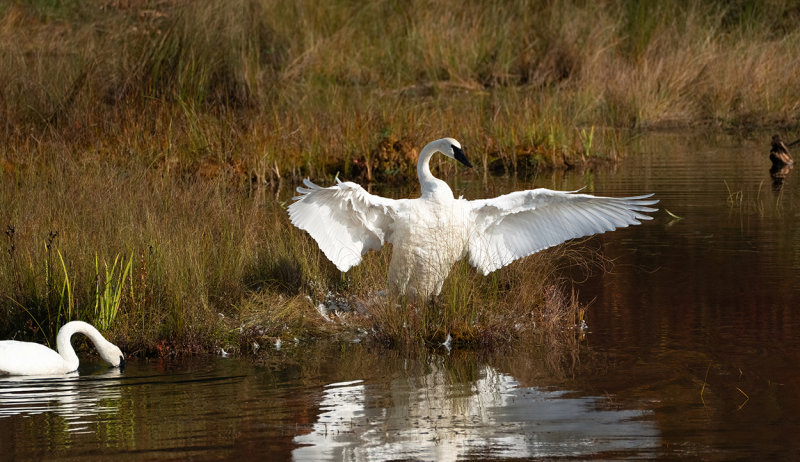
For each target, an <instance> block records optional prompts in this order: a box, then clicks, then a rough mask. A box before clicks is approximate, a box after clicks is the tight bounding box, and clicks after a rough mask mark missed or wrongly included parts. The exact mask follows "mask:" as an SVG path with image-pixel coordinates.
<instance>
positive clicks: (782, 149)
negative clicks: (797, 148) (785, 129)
mask: <svg viewBox="0 0 800 462" xmlns="http://www.w3.org/2000/svg"><path fill="white" fill-rule="evenodd" d="M799 141H800V140H799ZM795 143H796V142H795ZM795 143H791V144H795ZM769 160H771V161H772V166H773V168H774V167H778V168H781V167H784V166H787V165H794V159H792V156H791V154H789V149H788V148H787V147H786V144H785V143H784V142H783V140H781V136H780V135H773V136H772V149H770V151H769Z"/></svg>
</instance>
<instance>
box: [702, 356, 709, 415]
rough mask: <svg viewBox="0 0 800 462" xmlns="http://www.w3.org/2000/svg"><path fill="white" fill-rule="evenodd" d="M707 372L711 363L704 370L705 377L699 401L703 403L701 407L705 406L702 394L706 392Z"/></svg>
mask: <svg viewBox="0 0 800 462" xmlns="http://www.w3.org/2000/svg"><path fill="white" fill-rule="evenodd" d="M709 370H711V363H708V367H707V368H706V376H705V377H704V378H703V388H701V389H700V401H701V402H702V403H703V406H705V405H706V400H705V399H703V393H704V392H705V391H706V380H707V379H708V371H709Z"/></svg>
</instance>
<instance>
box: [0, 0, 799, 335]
mask: <svg viewBox="0 0 800 462" xmlns="http://www.w3.org/2000/svg"><path fill="white" fill-rule="evenodd" d="M798 19H800V12H799V11H798V10H797V8H796V5H795V4H794V2H790V1H782V0H775V1H770V2H722V1H719V2H717V1H712V2H703V3H697V4H691V5H689V4H686V3H685V2H672V1H669V2H640V1H634V0H614V1H610V2H577V1H575V2H573V1H567V2H538V1H524V0H521V1H512V2H496V3H492V2H488V3H487V2H466V3H464V2H454V1H443V2H433V3H430V2H415V1H412V2H397V1H393V0H385V1H383V0H382V1H374V2H344V1H330V2H291V3H286V2H279V1H274V0H232V1H227V0H226V1H222V0H213V1H207V2H199V3H198V2H192V1H183V0H179V1H174V2H163V1H156V0H136V1H85V2H28V1H11V2H5V3H2V4H0V82H2V85H0V225H2V226H3V227H4V228H5V229H6V233H5V234H6V240H5V241H4V243H5V248H4V249H3V250H4V251H3V253H2V257H0V337H2V338H9V337H13V336H16V337H29V338H35V337H37V336H44V337H48V336H51V334H53V333H54V332H55V331H56V330H57V327H58V326H57V324H59V323H62V322H64V321H66V320H68V318H84V319H87V320H93V319H92V318H93V317H94V316H95V314H94V313H93V311H92V307H96V306H102V307H104V308H103V309H101V310H99V312H102V311H104V310H105V311H106V312H107V313H108V315H107V317H106V318H105V319H106V320H105V321H104V323H105V326H106V329H107V330H108V331H109V332H108V333H109V334H110V336H111V338H113V339H114V340H115V342H116V343H118V344H120V345H121V346H123V347H124V348H125V349H126V350H129V351H136V350H145V351H154V345H156V343H157V342H161V341H167V342H169V343H171V344H172V345H173V347H174V348H176V349H184V350H189V351H194V350H210V349H212V348H214V347H215V346H218V345H219V344H220V342H223V341H224V342H229V341H230V342H233V343H237V342H234V341H233V340H231V335H233V334H232V332H239V328H241V331H242V332H251V334H248V335H250V336H255V335H256V334H255V333H253V332H256V333H257V335H258V336H267V337H269V336H272V337H275V336H278V335H279V334H280V335H291V336H295V334H297V335H299V337H302V336H303V335H302V334H301V333H300V332H301V331H302V330H303V329H305V328H306V327H308V326H310V325H311V324H309V323H310V322H311V321H309V320H310V319H313V318H314V316H317V317H319V313H317V311H316V307H315V303H316V302H318V301H320V300H322V299H324V297H325V294H326V293H327V292H328V291H332V292H336V293H340V294H343V296H345V297H346V298H347V297H349V298H353V299H359V298H370V297H371V296H372V295H371V293H372V292H374V291H377V290H381V288H383V287H384V284H385V282H384V281H385V279H384V278H385V271H382V269H383V268H385V266H380V265H384V264H385V262H386V260H387V258H388V257H387V255H388V254H387V253H386V252H388V251H384V252H383V253H380V254H378V255H377V256H375V257H374V258H373V263H372V265H373V266H370V265H366V266H365V268H361V269H360V268H356V269H355V270H354V271H353V272H352V274H349V275H347V276H344V277H343V276H342V275H340V274H339V273H338V272H336V271H333V270H332V268H331V266H330V265H329V264H328V262H326V261H325V260H324V257H323V256H322V255H321V254H320V253H319V251H318V249H317V248H316V247H315V246H314V245H313V242H310V241H309V240H308V239H307V237H306V236H304V235H303V234H302V233H300V232H298V231H297V230H295V229H293V228H292V227H291V226H290V224H289V222H288V220H287V218H286V216H285V210H284V207H285V204H286V202H287V201H288V200H289V198H290V196H291V192H290V191H289V189H290V188H289V186H291V185H293V184H295V183H296V182H297V181H298V180H299V179H300V178H302V177H304V176H310V177H312V179H313V180H315V181H317V182H319V183H321V184H327V183H328V182H329V181H330V180H332V179H333V177H334V176H335V175H336V173H337V172H339V173H340V174H341V175H343V177H345V178H347V179H359V180H364V181H369V180H371V179H379V180H381V181H383V182H392V181H395V182H403V181H405V180H407V179H408V177H409V176H411V177H412V178H413V159H412V158H413V157H414V156H413V155H412V154H413V148H415V147H416V148H417V149H418V148H419V147H420V146H422V145H424V144H425V143H426V142H427V141H430V140H432V139H436V138H439V137H442V136H454V137H456V138H457V139H459V140H460V141H461V142H462V144H463V145H464V146H465V147H466V152H467V155H468V156H471V157H472V158H473V159H475V160H478V159H480V160H481V162H476V163H477V164H483V165H484V166H485V170H483V171H480V170H479V171H478V172H477V173H461V172H458V171H457V170H456V169H455V167H454V166H452V165H450V164H448V163H447V162H438V165H435V166H434V169H437V170H438V174H439V175H440V176H442V177H443V178H446V179H447V180H448V181H449V182H451V183H458V182H459V181H460V180H461V178H462V176H465V175H475V176H477V177H479V178H480V177H482V178H483V180H484V181H491V180H490V179H489V178H488V174H487V172H503V173H505V174H510V175H519V174H528V173H531V172H536V171H541V169H548V168H561V169H566V168H574V167H584V166H587V165H588V166H591V161H592V159H613V158H615V157H617V156H618V155H621V154H623V153H624V152H625V151H626V133H628V132H627V131H626V130H628V129H630V128H636V129H641V128H651V127H660V126H672V125H698V124H702V125H712V126H720V127H740V126H774V125H783V126H796V121H797V120H798V116H799V115H800V105H798V103H797V102H798V101H800V73H798V72H796V69H795V68H796V66H797V61H798V50H799V49H800V46H798V45H800V32H798V28H797V27H795V26H796V24H797V22H798ZM386 146H391V151H386V149H384V148H385V147H386ZM395 146H396V147H395ZM408 149H411V150H408ZM381 156H384V157H386V161H378V160H379V158H380V157H381ZM587 158H590V159H589V160H587ZM403 159H405V160H403ZM409 160H410V161H411V162H412V163H411V164H410V165H408V164H407V162H409ZM404 162H405V163H406V164H405V165H404ZM55 232H57V233H58V235H57V237H56V236H54V235H52V234H51V233H55ZM45 244H46V245H45ZM131 255H133V256H134V257H130V256H131ZM115 256H125V257H124V260H125V264H124V267H125V268H123V269H122V270H120V269H119V268H118V269H117V270H109V271H111V272H112V273H114V275H113V277H111V278H110V279H112V280H114V281H117V282H115V283H113V284H111V285H109V284H108V279H109V276H108V275H106V276H107V277H106V281H104V282H103V283H100V284H98V278H97V277H96V275H97V273H98V272H100V270H102V268H98V266H101V267H102V266H103V264H102V263H98V264H95V258H97V259H98V260H97V262H103V261H109V262H113V261H114V259H115ZM552 257H553V255H552V254H550V253H546V254H544V255H543V256H542V257H535V258H532V259H529V260H526V261H524V262H522V263H521V264H519V265H516V266H512V267H511V268H509V269H508V270H504V271H501V272H499V273H497V274H493V275H490V276H489V277H488V278H482V277H478V276H477V275H475V274H474V273H473V272H471V269H470V268H469V267H468V266H466V265H461V266H458V267H457V268H455V269H454V271H453V275H451V278H450V279H449V280H448V282H447V286H446V287H445V290H444V291H443V295H442V297H441V299H440V300H438V301H436V302H434V303H433V304H432V305H430V306H424V307H423V306H415V305H408V306H404V307H403V309H402V310H396V309H395V304H394V301H391V302H386V303H385V306H384V307H383V308H381V307H380V306H378V307H376V308H375V310H376V313H377V312H379V311H380V310H381V309H383V310H386V311H387V313H390V314H387V318H386V320H384V321H381V322H382V323H383V325H384V327H382V328H381V329H383V330H384V331H385V332H389V333H388V334H386V335H387V336H388V337H392V338H396V339H402V338H404V336H406V337H408V336H414V335H419V336H421V337H423V338H426V339H439V338H443V337H446V335H448V334H450V335H451V336H453V337H455V338H457V339H463V341H464V342H470V341H484V340H481V339H486V338H488V337H490V336H496V337H507V336H509V335H511V334H510V332H511V330H509V329H507V328H505V327H497V326H509V325H514V324H515V323H517V321H519V318H524V319H525V322H521V321H520V322H521V327H520V326H518V327H519V328H520V329H523V328H525V326H526V325H532V323H533V322H534V320H535V322H536V323H537V326H541V325H542V323H543V322H545V323H546V322H547V321H546V318H547V319H549V318H548V316H546V315H537V314H535V313H536V308H535V307H536V306H537V305H541V304H542V303H547V299H548V297H550V298H551V299H552V298H553V297H554V296H553V295H550V296H548V295H546V294H548V293H551V294H552V292H548V291H549V290H550V289H549V288H550V287H551V286H553V284H556V285H557V281H553V280H548V279H547V277H544V276H543V277H542V278H541V279H540V277H539V276H533V275H534V274H542V275H548V274H552V273H551V272H550V271H549V270H548V269H547V263H546V262H547V260H548V259H549V258H552ZM120 258H122V257H120ZM375 265H378V266H377V267H376V266H375ZM110 266H111V268H114V265H113V263H112V264H111V265H110ZM128 268H129V269H128ZM123 274H127V276H125V277H122V279H123V280H120V279H117V278H120V277H121V276H122V275H123ZM532 278H533V279H535V280H531V279H532ZM99 279H102V276H101V277H100V278H99ZM103 284H105V285H103ZM101 286H102V287H101ZM107 289H108V290H109V291H110V292H109V296H108V298H109V299H110V300H112V302H111V303H107V304H102V303H100V304H98V302H97V294H98V291H99V293H100V294H101V298H105V294H106V290H107ZM306 295H307V296H309V297H310V298H311V299H312V300H314V301H315V302H314V303H312V302H308V301H307V299H306V298H305V297H306ZM112 306H116V315H112V314H111V313H112V312H113V310H112V309H111V307H112ZM289 306H291V307H292V310H291V311H293V312H295V314H296V313H301V314H303V316H306V318H303V317H302V316H301V317H300V318H292V317H288V313H287V309H288V308H287V307H289ZM105 307H108V308H109V309H108V310H106V309H105ZM492 307H496V309H494V311H492V310H493V308H492ZM531 313H533V314H531ZM273 315H274V316H275V319H276V320H275V321H274V322H272V321H268V320H267V318H268V317H269V316H273ZM375 316H377V315H375ZM391 316H398V318H397V319H396V320H392V319H391ZM404 316H407V317H409V319H402V317H404ZM537 316H538V317H537ZM512 320H513V321H514V322H511V321H512ZM569 322H573V321H569ZM29 323H30V324H29ZM37 323H38V324H41V326H40V327H41V328H39V326H38V325H37ZM258 323H261V324H263V325H272V326H275V329H276V330H274V331H273V330H271V329H267V330H263V329H262V330H258V329H255V328H254V327H253V326H254V325H255V324H258ZM526 323H529V324H526ZM26 326H30V327H26ZM293 326H294V327H293ZM404 326H405V327H404ZM409 326H414V327H415V328H417V327H418V328H419V329H420V332H423V333H422V334H417V333H415V332H417V331H413V332H412V331H409V330H408V328H409ZM496 327H497V328H496ZM403 329H406V331H403ZM514 329H517V328H514ZM312 330H313V329H312ZM517 330H518V329H517ZM289 331H292V333H291V334H289V333H288V332H289ZM295 331H296V332H295ZM281 332H282V333H281ZM391 332H396V333H391ZM398 341H399V340H398Z"/></svg>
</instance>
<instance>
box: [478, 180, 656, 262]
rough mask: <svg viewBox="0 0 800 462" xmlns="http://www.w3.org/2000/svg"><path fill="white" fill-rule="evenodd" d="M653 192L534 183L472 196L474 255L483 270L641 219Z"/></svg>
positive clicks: (651, 210) (645, 216) (647, 209)
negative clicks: (602, 191) (604, 192)
mask: <svg viewBox="0 0 800 462" xmlns="http://www.w3.org/2000/svg"><path fill="white" fill-rule="evenodd" d="M651 196H652V194H648V195H643V196H633V197H619V198H617V197H598V196H592V195H589V194H576V193H572V192H563V191H552V190H549V189H534V190H528V191H517V192H513V193H511V194H506V195H503V196H499V197H496V198H493V199H484V200H478V201H471V202H470V204H471V206H472V207H471V208H472V212H473V219H474V222H475V232H474V233H473V235H472V236H471V237H470V242H469V255H470V257H469V261H470V264H472V266H474V267H476V268H478V269H479V270H481V271H482V272H483V274H489V273H490V272H492V271H494V270H496V269H499V268H502V267H503V266H506V265H508V264H509V263H511V262H512V261H514V260H517V259H519V258H522V257H525V256H528V255H531V254H533V253H536V252H538V251H540V250H544V249H546V248H548V247H552V246H555V245H558V244H561V243H562V242H565V241H567V240H569V239H574V238H578V237H583V236H590V235H592V234H599V233H604V232H606V231H613V230H615V229H617V228H624V227H627V226H630V225H638V224H639V223H640V220H650V219H652V217H650V216H648V215H645V213H651V212H655V211H656V210H657V209H654V208H652V207H649V206H650V205H654V204H656V203H657V202H658V201H657V200H653V199H649V198H650V197H651Z"/></svg>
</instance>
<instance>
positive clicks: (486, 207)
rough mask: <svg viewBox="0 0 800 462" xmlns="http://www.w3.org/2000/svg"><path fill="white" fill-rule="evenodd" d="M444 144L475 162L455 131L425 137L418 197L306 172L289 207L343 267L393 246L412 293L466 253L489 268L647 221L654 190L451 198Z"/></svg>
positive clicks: (432, 289)
mask: <svg viewBox="0 0 800 462" xmlns="http://www.w3.org/2000/svg"><path fill="white" fill-rule="evenodd" d="M436 152H440V153H443V154H445V155H446V156H448V157H451V158H455V159H458V160H459V161H461V162H462V163H465V164H467V165H469V166H471V165H470V164H469V161H467V160H466V157H464V153H463V151H462V150H461V145H460V144H459V143H458V141H456V140H454V139H452V138H443V139H440V140H436V141H433V142H431V143H429V144H428V145H427V146H425V148H423V149H422V152H421V153H420V157H419V161H418V163H417V176H418V178H419V181H420V186H421V196H420V197H419V198H418V199H399V200H394V199H387V198H384V197H380V196H375V195H372V194H370V193H368V192H367V191H365V190H364V189H363V188H362V187H361V186H359V185H357V184H355V183H351V182H339V181H338V180H337V184H336V185H334V186H331V187H328V188H322V187H319V186H317V185H315V184H313V183H311V182H310V181H308V180H305V181H304V184H305V186H306V187H305V188H303V187H300V188H297V190H298V192H299V193H300V195H299V196H297V197H295V202H294V203H293V204H292V205H290V206H289V216H290V218H291V221H292V223H293V224H294V225H295V226H297V227H298V228H300V229H303V230H305V231H307V232H308V233H309V234H310V235H311V237H312V238H314V240H315V241H316V242H317V243H318V244H319V247H320V249H321V250H322V252H323V253H324V254H325V256H326V257H328V259H330V260H331V261H332V262H333V263H334V264H335V265H336V267H337V268H339V269H340V270H341V271H347V270H349V269H350V268H352V267H353V266H355V265H357V264H358V263H360V262H361V257H362V255H364V253H366V252H367V251H368V250H370V249H372V250H377V249H379V248H380V247H381V246H383V244H385V243H387V242H389V243H391V244H392V245H393V250H392V260H391V263H390V265H389V283H390V285H391V287H392V288H393V289H394V290H395V291H397V292H399V293H401V294H406V295H409V296H412V297H423V298H424V297H429V296H431V295H438V294H439V292H440V291H441V289H442V284H443V283H444V280H445V278H446V277H447V275H448V274H449V272H450V268H451V267H452V266H453V264H455V262H457V261H458V260H460V259H461V258H464V257H465V256H467V255H469V262H470V264H471V265H472V266H474V267H475V268H477V269H478V270H479V271H481V272H482V273H483V274H484V275H485V274H489V273H490V272H492V271H495V270H497V269H499V268H502V267H503V266H506V265H508V264H509V263H511V262H513V261H514V260H517V259H519V258H522V257H525V256H528V255H531V254H533V253H536V252H538V251H540V250H543V249H546V248H548V247H552V246H554V245H558V244H561V243H562V242H565V241H567V240H569V239H573V238H577V237H582V236H589V235H592V234H598V233H603V232H606V231H612V230H614V229H617V228H622V227H627V226H629V225H636V224H639V223H640V220H649V219H651V217H649V216H647V215H644V213H647V212H654V211H655V210H656V209H654V208H650V207H648V206H649V205H653V204H655V203H656V202H658V201H656V200H649V199H648V198H649V197H650V196H651V195H644V196H635V197H625V198H613V197H598V196H591V195H588V194H577V193H573V192H563V191H552V190H549V189H534V190H528V191H517V192H513V193H510V194H506V195H503V196H499V197H495V198H492V199H483V200H475V201H467V200H464V199H462V198H458V199H456V198H454V197H453V192H452V190H451V189H450V187H449V186H448V185H447V183H445V182H444V181H442V180H439V179H438V178H435V177H434V176H433V175H432V174H431V172H430V167H429V162H430V158H431V156H432V155H433V154H434V153H436Z"/></svg>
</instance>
